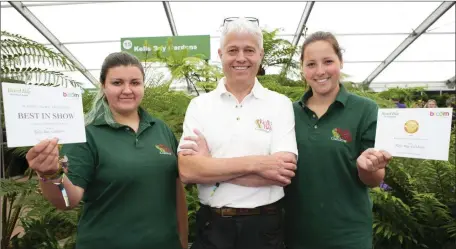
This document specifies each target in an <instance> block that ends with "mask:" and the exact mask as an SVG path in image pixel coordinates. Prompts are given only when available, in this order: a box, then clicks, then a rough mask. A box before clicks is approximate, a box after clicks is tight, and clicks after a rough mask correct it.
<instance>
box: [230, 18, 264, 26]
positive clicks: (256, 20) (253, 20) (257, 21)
mask: <svg viewBox="0 0 456 249" xmlns="http://www.w3.org/2000/svg"><path fill="white" fill-rule="evenodd" d="M239 18H240V17H228V18H225V20H223V26H225V25H226V24H228V23H229V22H232V21H234V20H236V19H239ZM244 18H245V19H246V20H247V21H249V22H253V23H256V24H257V25H258V26H260V21H259V20H258V18H255V17H244Z"/></svg>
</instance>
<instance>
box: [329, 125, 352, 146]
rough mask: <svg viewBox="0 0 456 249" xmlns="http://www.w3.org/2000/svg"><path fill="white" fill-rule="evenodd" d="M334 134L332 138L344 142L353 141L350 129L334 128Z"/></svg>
mask: <svg viewBox="0 0 456 249" xmlns="http://www.w3.org/2000/svg"><path fill="white" fill-rule="evenodd" d="M332 134H333V136H332V137H331V140H335V141H339V142H343V143H349V142H351V141H352V136H351V134H350V131H349V130H342V129H341V128H334V129H333V130H332Z"/></svg>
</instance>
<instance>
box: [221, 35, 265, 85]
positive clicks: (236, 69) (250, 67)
mask: <svg viewBox="0 0 456 249" xmlns="http://www.w3.org/2000/svg"><path fill="white" fill-rule="evenodd" d="M224 39H225V40H224V44H223V47H222V48H220V49H219V50H218V53H219V56H220V59H221V61H222V67H223V72H224V74H225V77H226V79H227V82H230V81H236V82H238V81H241V82H254V81H255V77H256V74H257V72H258V68H259V67H260V63H261V60H262V59H263V49H261V48H260V47H259V45H258V39H257V38H256V37H255V36H254V35H253V34H250V33H246V32H242V33H239V32H232V33H228V34H227V35H226V36H225V38H224Z"/></svg>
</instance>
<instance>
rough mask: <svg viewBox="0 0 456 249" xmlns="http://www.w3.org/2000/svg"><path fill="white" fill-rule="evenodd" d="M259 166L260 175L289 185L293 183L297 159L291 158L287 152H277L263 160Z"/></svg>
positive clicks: (257, 172) (258, 172)
mask: <svg viewBox="0 0 456 249" xmlns="http://www.w3.org/2000/svg"><path fill="white" fill-rule="evenodd" d="M257 168H258V170H257V171H256V174H258V175H259V176H261V177H263V178H266V179H269V180H272V181H275V182H279V183H280V184H282V185H288V184H290V183H291V178H293V177H294V176H295V173H294V171H295V170H296V159H295V158H290V157H289V156H287V155H286V154H282V153H277V154H274V156H272V157H267V158H266V159H265V160H261V161H260V162H259V163H258V166H257Z"/></svg>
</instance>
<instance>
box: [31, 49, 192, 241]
mask: <svg viewBox="0 0 456 249" xmlns="http://www.w3.org/2000/svg"><path fill="white" fill-rule="evenodd" d="M100 82H101V87H100V92H99V94H98V96H97V98H96V99H95V101H94V105H93V108H92V110H91V111H90V112H89V113H88V115H87V119H86V141H87V142H85V143H79V144H65V145H63V147H62V149H61V152H60V153H59V150H58V145H57V143H58V141H57V140H55V139H54V140H46V141H42V142H41V143H39V144H38V145H36V146H34V147H33V148H32V149H30V151H29V152H28V153H27V161H28V163H29V165H30V167H31V168H32V169H34V170H35V171H36V172H37V174H38V176H39V177H40V186H41V189H42V192H43V195H44V196H45V197H46V198H47V199H48V200H49V201H50V202H51V203H52V204H53V205H55V206H56V207H57V208H59V209H69V208H73V207H75V206H77V205H78V204H79V202H80V201H81V200H82V201H83V202H84V206H83V211H82V216H81V219H80V221H79V225H78V233H77V240H76V248H77V249H99V248H111V249H114V248H119V249H123V248H135V249H136V248H137V249H149V248H169V249H180V248H187V234H188V233H187V229H188V223H187V206H186V201H185V192H184V189H183V185H182V183H181V181H180V180H179V178H178V177H179V174H178V168H177V157H176V156H177V155H176V149H177V141H176V138H175V137H174V135H173V133H172V131H171V130H170V129H169V127H168V126H167V125H166V124H165V123H164V122H163V121H161V120H159V119H157V118H155V117H152V116H151V115H149V114H148V113H147V112H146V111H145V110H144V109H142V108H141V107H140V103H141V100H142V98H143V96H144V69H143V67H142V65H141V63H140V62H139V60H138V59H137V58H136V57H134V56H132V55H130V54H127V53H123V52H120V53H113V54H110V55H109V56H108V57H107V58H106V59H105V61H104V63H103V65H102V68H101V74H100ZM59 155H61V156H63V159H60V160H59ZM66 166H68V168H67V169H66ZM179 237H180V238H179Z"/></svg>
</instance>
